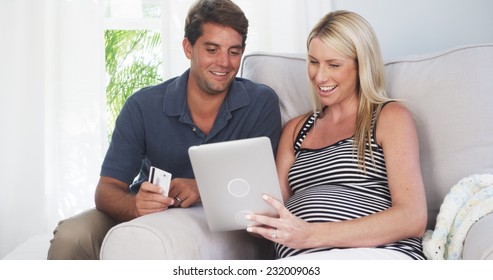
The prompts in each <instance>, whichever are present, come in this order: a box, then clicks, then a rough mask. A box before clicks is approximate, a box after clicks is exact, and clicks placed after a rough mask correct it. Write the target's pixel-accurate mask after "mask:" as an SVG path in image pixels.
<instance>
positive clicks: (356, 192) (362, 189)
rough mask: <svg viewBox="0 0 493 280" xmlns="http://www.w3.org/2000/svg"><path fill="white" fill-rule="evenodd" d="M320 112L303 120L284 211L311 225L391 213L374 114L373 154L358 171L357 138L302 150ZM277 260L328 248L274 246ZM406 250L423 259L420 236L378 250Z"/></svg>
mask: <svg viewBox="0 0 493 280" xmlns="http://www.w3.org/2000/svg"><path fill="white" fill-rule="evenodd" d="M318 116H319V114H318V113H315V114H313V115H312V116H311V117H309V118H308V119H307V121H305V123H304V125H303V127H302V129H301V130H300V132H299V134H298V137H297V140H296V141H295V144H294V152H295V156H296V160H295V163H294V164H293V166H292V167H291V169H290V171H289V184H290V186H291V188H292V190H293V196H292V197H291V198H290V199H289V200H288V201H287V202H286V207H287V208H288V209H289V210H290V211H291V212H292V213H293V214H294V215H296V216H297V217H299V218H301V219H303V220H305V221H307V222H336V221H344V220H351V219H355V218H359V217H363V216H367V215H371V214H373V213H376V212H380V211H383V210H385V209H388V208H389V207H390V206H391V203H392V201H391V196H390V191H389V188H388V181H387V172H386V168H385V159H384V155H383V150H382V149H381V147H379V146H378V145H377V144H376V141H375V139H374V135H375V133H374V130H375V122H376V115H374V116H373V121H372V126H373V135H372V141H371V145H370V146H371V149H372V152H373V154H370V151H369V149H368V148H369V147H367V150H366V154H365V164H366V170H365V172H364V171H362V170H361V169H360V168H359V167H358V161H357V159H356V151H355V149H354V146H353V142H354V139H353V138H348V139H344V140H341V141H339V142H337V143H335V144H333V145H330V146H328V147H325V148H321V149H315V150H313V149H302V148H301V143H302V142H303V139H304V138H305V137H306V135H307V133H308V132H309V131H310V129H311V128H312V126H313V124H314V123H315V121H316V120H317V118H318ZM275 246H276V251H277V255H278V257H279V258H284V257H288V256H294V255H298V254H304V253H310V252H317V251H325V250H330V249H334V248H332V247H330V248H313V249H302V250H296V249H292V248H289V247H286V246H283V245H281V244H278V243H276V244H275ZM379 248H388V249H392V250H397V251H400V252H403V253H405V254H407V255H409V256H410V257H412V258H413V259H424V258H425V257H424V255H423V253H422V247H421V238H408V239H405V240H401V241H398V242H395V243H392V244H386V245H383V246H379Z"/></svg>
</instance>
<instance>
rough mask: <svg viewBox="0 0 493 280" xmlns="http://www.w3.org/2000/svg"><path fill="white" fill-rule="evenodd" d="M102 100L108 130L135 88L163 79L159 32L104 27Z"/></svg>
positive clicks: (110, 131)
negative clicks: (106, 112) (105, 109)
mask: <svg viewBox="0 0 493 280" xmlns="http://www.w3.org/2000/svg"><path fill="white" fill-rule="evenodd" d="M105 54H106V76H107V81H106V104H107V107H108V112H109V120H108V128H109V129H108V131H109V133H110V136H111V133H112V132H113V129H114V125H115V120H116V118H117V116H118V114H119V113H120V110H121V108H122V106H123V104H124V103H125V101H126V100H127V98H128V97H129V96H130V95H132V94H133V93H134V92H135V91H137V90H139V89H141V88H143V87H146V86H151V85H155V84H158V83H160V82H162V81H163V77H162V72H161V66H162V63H163V59H162V55H161V34H160V33H159V32H156V31H152V30H106V31H105Z"/></svg>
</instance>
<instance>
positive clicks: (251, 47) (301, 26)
mask: <svg viewBox="0 0 493 280" xmlns="http://www.w3.org/2000/svg"><path fill="white" fill-rule="evenodd" d="M194 2H195V0H180V1H166V0H164V1H163V13H162V14H163V18H162V26H163V29H162V31H163V38H164V45H163V48H164V57H165V65H164V73H165V77H166V78H167V77H173V76H176V75H180V74H181V73H182V72H183V71H184V70H185V69H187V68H188V66H189V61H188V60H187V59H186V58H185V55H184V54H183V50H182V47H181V42H182V40H183V34H184V31H183V28H184V22H185V17H186V14H187V12H188V8H189V7H190V5H191V4H192V3H194ZM234 2H235V3H236V4H238V6H240V7H241V8H242V9H243V11H244V12H245V15H246V16H247V17H248V20H249V22H250V28H249V33H248V38H247V49H246V53H249V52H255V51H268V52H283V53H292V52H301V53H304V52H305V51H306V47H305V41H306V37H307V35H308V33H309V31H310V29H311V28H312V27H313V25H315V23H316V22H317V21H318V20H319V19H320V18H321V17H322V16H323V15H324V14H326V13H327V12H329V11H330V9H331V1H330V0H309V1H308V0H282V1H280V0H234Z"/></svg>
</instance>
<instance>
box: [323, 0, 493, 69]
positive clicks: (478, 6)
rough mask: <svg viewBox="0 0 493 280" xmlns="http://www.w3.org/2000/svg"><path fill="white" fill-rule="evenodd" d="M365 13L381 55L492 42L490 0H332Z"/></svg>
mask: <svg viewBox="0 0 493 280" xmlns="http://www.w3.org/2000/svg"><path fill="white" fill-rule="evenodd" d="M332 9H345V10H351V11H354V12H357V13H359V14H360V15H362V16H363V17H365V18H366V19H367V20H368V21H369V22H370V24H371V25H372V26H373V28H374V29H375V32H376V33H377V36H378V38H379V42H380V45H381V48H382V54H383V56H384V59H386V60H387V59H391V58H396V57H401V56H405V55H413V54H421V53H428V52H435V51H440V50H442V49H447V48H451V47H455V46H459V45H469V44H478V43H491V42H493V1H491V0H467V1H466V0H412V1H408V0H371V1H368V0H332Z"/></svg>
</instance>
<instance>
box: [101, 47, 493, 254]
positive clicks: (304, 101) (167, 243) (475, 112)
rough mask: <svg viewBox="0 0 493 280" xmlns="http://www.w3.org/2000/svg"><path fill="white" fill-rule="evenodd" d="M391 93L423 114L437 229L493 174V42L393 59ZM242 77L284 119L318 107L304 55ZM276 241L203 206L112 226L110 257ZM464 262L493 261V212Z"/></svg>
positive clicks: (260, 65) (262, 62)
mask: <svg viewBox="0 0 493 280" xmlns="http://www.w3.org/2000/svg"><path fill="white" fill-rule="evenodd" d="M385 67H386V72H387V90H388V93H389V95H390V96H391V97H394V98H400V99H404V100H405V101H406V103H407V104H408V106H409V108H410V109H411V110H412V111H413V112H414V113H415V116H416V122H417V128H418V133H419V138H420V157H421V165H422V172H423V177H424V182H425V186H426V194H427V202H428V209H429V223H428V228H429V229H434V228H435V223H436V218H437V215H438V213H439V210H440V205H441V204H442V202H443V201H444V198H445V196H446V195H447V193H449V190H450V188H451V187H452V186H454V185H455V184H457V182H458V181H459V180H460V179H462V178H464V177H468V176H470V175H473V174H484V173H493V44H489V45H480V46H466V47H460V48H456V49H451V50H446V51H442V52H438V53H434V54H429V55H417V56H412V57H407V58H403V59H399V60H394V61H388V62H387V63H386V66H385ZM241 75H242V76H243V77H245V78H249V79H252V80H254V81H257V82H260V83H264V84H267V85H269V86H271V87H272V88H273V89H274V90H275V91H276V92H277V93H278V95H279V97H280V102H281V104H280V105H281V107H282V108H281V111H282V115H283V121H284V122H285V121H286V120H288V119H290V118H292V117H295V116H297V115H299V114H302V113H305V112H307V111H309V110H310V109H311V105H310V104H311V103H310V97H309V93H308V81H307V78H306V64H305V59H304V55H301V54H300V55H285V54H269V53H254V54H249V55H246V56H245V58H244V61H243V64H242V72H241ZM270 257H272V246H271V244H267V243H266V242H262V241H261V240H259V239H256V238H253V237H251V236H249V235H248V234H247V233H245V232H244V231H235V232H222V233H213V232H210V231H209V230H208V228H207V224H206V221H205V216H204V212H203V209H202V207H200V206H196V207H192V208H190V209H173V210H170V211H166V212H162V213H156V214H152V215H147V216H143V217H140V218H138V219H135V220H133V221H130V222H126V223H123V224H120V225H118V226H116V227H114V228H113V229H111V230H110V232H109V233H108V235H107V236H106V238H105V240H104V243H103V246H102V249H101V258H102V259H259V258H270ZM462 257H463V258H464V259H493V214H490V215H485V216H484V217H483V218H481V219H480V220H479V221H478V222H476V223H474V225H473V226H472V228H471V229H470V230H469V231H468V235H467V237H466V238H465V242H464V248H463V256H462Z"/></svg>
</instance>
